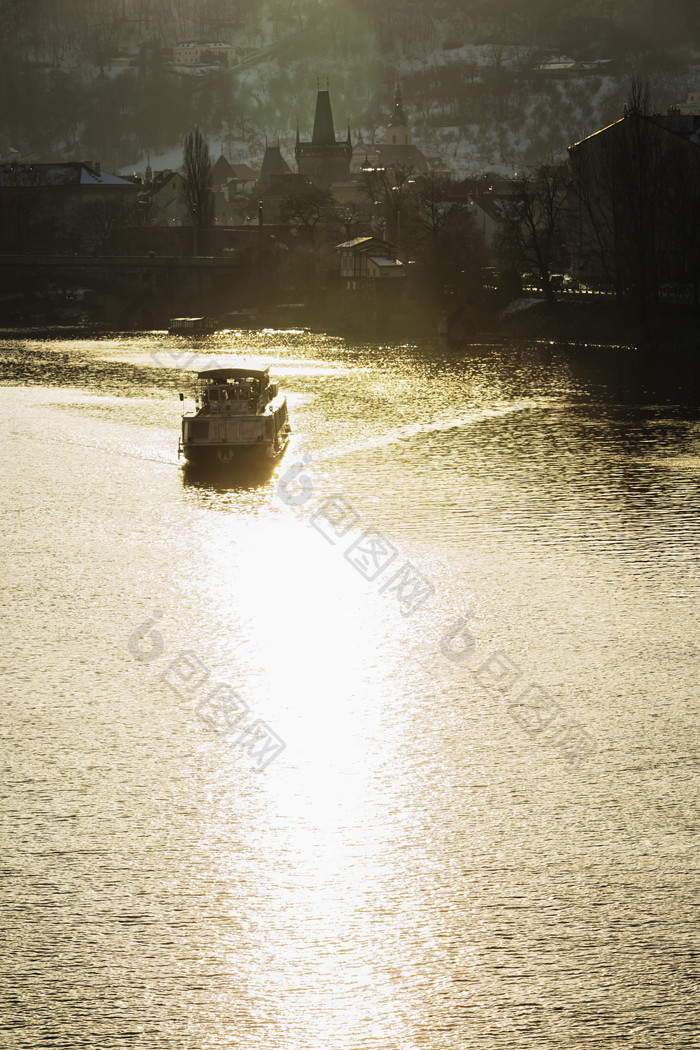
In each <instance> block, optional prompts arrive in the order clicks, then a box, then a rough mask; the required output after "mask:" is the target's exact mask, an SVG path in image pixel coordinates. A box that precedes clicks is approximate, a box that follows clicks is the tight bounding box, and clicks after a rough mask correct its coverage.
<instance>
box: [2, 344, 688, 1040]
mask: <svg viewBox="0 0 700 1050" xmlns="http://www.w3.org/2000/svg"><path fill="white" fill-rule="evenodd" d="M234 340H235V344H234ZM232 347H233V348H232ZM190 349H191V348H189V347H186V346H183V345H182V344H179V343H176V341H174V340H170V339H168V338H166V337H164V336H163V335H162V333H146V334H144V335H142V336H129V337H128V338H126V337H125V338H117V337H114V338H107V337H106V338H103V339H101V340H99V341H94V342H90V341H83V340H70V341H69V340H60V339H56V340H52V341H44V340H41V339H38V338H37V339H34V340H19V339H13V338H5V340H4V343H3V347H2V349H1V350H0V363H1V364H2V367H3V371H2V378H3V385H2V386H0V405H1V407H2V418H3V422H4V426H3V428H2V430H1V431H0V445H1V446H2V447H1V448H0V453H1V454H2V463H3V473H4V478H3V515H2V524H1V527H2V550H3V555H4V564H3V569H4V571H3V575H2V579H3V584H2V585H3V588H4V602H3V608H4V609H5V618H4V630H3V649H2V662H3V669H4V672H5V681H6V687H5V711H4V718H3V721H2V728H1V729H0V733H1V734H2V751H3V754H4V755H5V756H6V770H5V776H4V778H3V788H2V814H3V838H2V856H3V867H4V886H5V899H6V913H5V921H4V923H3V929H2V938H3V946H2V947H3V951H2V958H3V980H4V981H5V987H4V991H3V1001H4V1004H5V1008H4V1011H3V1017H4V1020H3V1022H2V1023H3V1025H4V1029H3V1036H2V1040H1V1041H2V1045H3V1046H7V1047H12V1048H20V1047H21V1048H27V1047H31V1048H35V1047H36V1048H38V1047H45V1046H55V1047H65V1048H74V1047H123V1046H138V1047H144V1048H156V1047H163V1046H167V1047H182V1048H185V1047H187V1048H190V1047H197V1048H209V1047H211V1048H217V1050H220V1048H224V1047H245V1048H252V1050H255V1048H260V1050H263V1048H264V1050H301V1048H303V1050H312V1048H313V1050H316V1048H318V1050H321V1048H323V1050H327V1048H328V1047H334V1048H337V1050H365V1048H368V1050H369V1048H372V1050H385V1048H392V1047H401V1048H413V1047H415V1048H418V1047H426V1048H428V1047H429V1048H431V1050H453V1048H454V1050H456V1048H463V1047H470V1048H478V1050H482V1048H483V1050H492V1048H494V1050H495V1048H500V1047H503V1048H509V1050H510V1048H513V1047H517V1048H518V1050H529V1048H532V1050H535V1048H536V1050H550V1048H551V1050H554V1048H566V1050H580V1048H583V1047H590V1048H605V1050H608V1048H609V1047H617V1046H630V1047H650V1048H654V1050H656V1048H658V1050H668V1048H680V1047H686V1046H690V1045H692V1042H693V1040H694V1039H697V1031H698V1022H699V1021H700V1015H699V1010H698V1001H699V1000H698V983H697V980H698V978H697V942H696V937H697V933H696V931H697V881H696V878H697V871H696V864H697V855H698V853H697V851H698V837H697V816H698V814H697V795H698V764H697V763H698V729H697V702H696V692H697V690H696V686H695V682H696V678H697V666H698V646H699V640H698V630H697V594H698V583H699V582H700V580H699V570H698V557H697V555H698V546H699V539H700V527H699V523H700V483H699V481H698V478H699V477H700V474H699V470H698V468H699V466H700V421H699V418H698V409H697V404H698V399H697V393H698V384H697V383H694V382H692V380H691V379H690V378H689V377H688V376H684V377H683V380H682V382H681V381H676V380H673V381H671V380H669V378H668V377H659V376H654V375H653V374H646V375H645V374H644V373H643V371H642V370H641V369H640V367H639V366H638V364H636V363H635V362H634V361H633V360H632V359H631V358H630V355H629V353H628V352H624V351H615V352H612V351H611V352H608V353H607V354H605V353H600V352H593V351H590V352H588V353H587V354H577V355H574V354H563V353H561V354H553V355H548V354H547V355H545V354H542V353H540V352H535V353H527V354H523V355H519V354H518V352H517V351H516V350H514V349H511V348H506V349H504V350H503V351H500V350H496V349H494V348H488V347H485V348H483V349H482V350H481V351H475V352H474V353H473V354H472V355H471V356H469V357H465V358H464V360H459V359H455V358H450V357H449V356H446V355H445V354H444V353H443V352H442V350H441V349H440V348H434V347H433V348H431V347H412V346H401V347H392V346H389V345H384V346H381V347H375V346H370V345H357V344H352V343H345V342H343V341H342V340H339V339H336V338H330V337H323V336H313V335H309V334H308V333H301V332H289V333H282V332H264V333H236V334H235V336H232V335H231V334H229V335H228V336H226V337H225V338H221V337H219V338H213V339H212V340H210V341H208V342H207V343H206V344H200V345H199V348H198V352H197V354H196V355H194V356H192V353H189V355H188V356H187V357H186V358H183V357H182V356H181V357H179V358H178V359H177V361H178V362H179V363H180V364H182V363H183V361H186V363H187V364H188V368H187V369H186V370H182V369H174V368H171V367H168V365H169V363H170V361H171V358H170V357H169V355H170V354H171V353H172V352H173V351H175V350H176V351H177V353H178V354H180V355H182V354H183V351H190ZM238 357H242V358H243V359H245V360H246V361H247V362H249V363H251V364H254V363H257V364H262V365H267V364H269V365H270V366H271V372H272V374H273V375H274V376H275V377H276V378H279V380H280V382H281V385H282V388H283V389H284V390H285V391H286V392H287V394H288V397H289V402H290V412H291V417H292V423H293V426H294V435H293V442H292V445H291V447H290V449H289V450H288V452H287V455H286V457H285V459H284V461H283V463H282V464H281V465H280V466H279V467H278V468H276V469H275V471H274V472H273V474H272V476H270V477H261V478H259V479H257V480H255V479H251V480H248V481H247V482H240V483H236V484H228V485H227V484H226V483H225V482H212V480H211V479H207V478H202V477H201V476H198V475H197V474H194V473H193V472H192V471H191V470H189V469H187V468H184V467H183V465H182V464H181V463H178V459H177V437H178V427H179V419H180V411H181V406H180V402H179V399H178V396H177V395H178V391H179V390H182V391H183V392H184V393H185V395H186V397H187V398H189V397H190V396H191V394H192V390H193V387H192V372H193V371H196V369H197V368H199V367H203V366H206V364H207V363H210V362H211V360H212V359H213V358H217V359H220V360H221V361H222V363H226V362H227V361H233V360H235V359H237V358H238ZM302 457H305V459H302ZM302 462H303V464H304V469H305V472H306V477H307V478H308V479H310V480H309V484H310V486H311V488H312V490H313V491H312V492H311V491H310V495H309V499H308V500H307V501H305V502H303V503H300V505H299V506H296V507H295V506H294V505H291V504H290V502H289V500H285V499H284V498H282V497H281V494H282V493H283V491H284V490H280V488H279V484H278V483H279V481H280V479H281V478H283V477H286V476H287V474H288V472H289V471H290V470H292V468H293V467H294V466H295V464H297V465H301V464H302ZM294 484H295V483H293V482H290V484H289V489H288V490H287V491H288V492H294V491H298V489H297V490H295V489H294ZM333 494H335V495H336V496H340V497H342V499H343V500H344V501H345V503H344V505H345V507H346V509H347V510H348V512H349V513H352V514H353V515H355V518H356V523H355V526H354V529H353V530H351V531H349V532H348V533H347V535H346V536H345V537H341V536H337V535H335V534H334V533H333V531H332V529H330V527H329V526H328V525H327V524H326V528H325V532H326V535H325V536H324V535H321V532H320V531H319V529H320V528H321V527H322V521H321V520H320V519H318V518H317V519H315V521H316V525H317V526H318V528H314V527H313V522H312V515H313V513H314V512H316V513H318V511H319V508H320V507H321V505H322V503H323V501H324V500H326V499H327V498H328V497H330V496H331V495H333ZM370 528H372V529H375V530H377V533H378V534H379V535H381V537H382V538H383V540H384V541H386V542H387V543H388V544H390V545H391V548H392V549H394V550H395V552H396V559H395V561H394V562H393V563H392V568H391V569H387V570H386V571H385V573H384V574H382V575H380V576H378V577H377V579H376V580H369V579H365V578H363V576H362V575H361V573H360V572H359V571H358V568H357V566H356V565H353V563H352V561H351V560H349V557H346V554H348V547H349V544H350V542H351V540H352V539H355V538H357V537H358V536H359V535H360V533H361V532H362V531H363V530H366V529H370ZM332 541H334V542H332ZM406 563H409V564H410V565H411V566H413V567H414V568H415V569H416V570H417V571H419V572H420V573H421V575H422V577H423V578H424V579H425V581H427V582H428V584H429V585H430V586H432V587H434V593H433V594H432V595H431V596H430V597H429V598H428V600H426V602H425V604H424V605H422V606H421V607H420V608H418V609H416V610H415V612H414V614H413V615H411V616H404V615H402V611H404V612H405V611H406V609H405V608H403V607H402V604H401V601H400V600H399V598H400V595H398V594H397V593H396V589H394V590H393V591H392V589H391V588H390V587H387V588H385V589H384V591H382V590H381V587H382V580H387V579H388V578H389V577H390V575H391V573H393V572H394V571H395V569H397V568H398V567H399V566H402V565H404V564H406ZM156 610H157V611H158V613H159V614H160V615H157V616H156V615H154V613H155V611H156ZM460 620H462V621H463V623H464V622H467V623H468V625H469V630H470V632H471V637H472V640H473V650H470V651H469V652H468V653H467V654H466V659H465V660H464V661H462V660H460V659H459V658H458V655H457V656H455V654H459V652H460V646H461V645H462V643H463V641H464V638H465V637H466V636H465V635H464V634H455V637H454V639H452V640H449V639H448V632H449V631H450V629H451V628H452V627H454V626H455V625H456V624H458V621H460ZM147 621H150V627H149V632H150V633H148V632H147V634H146V635H145V636H144V639H142V640H141V641H139V642H138V645H140V646H142V649H143V652H151V654H152V659H151V657H150V656H149V657H148V658H147V659H143V660H138V659H135V658H134V656H133V655H132V652H130V650H129V647H128V641H129V638H130V636H132V634H133V632H134V631H135V630H136V628H137V627H138V626H139V625H142V624H144V623H146V622H147ZM152 631H157V632H158V637H159V638H160V642H157V644H155V643H154V642H153V639H154V638H156V636H155V635H153V633H152ZM148 639H150V642H149V641H148ZM135 644H136V643H132V647H133V645H135ZM154 644H155V648H152V646H153V645H154ZM149 646H150V647H151V648H149ZM450 646H453V648H450ZM161 650H162V651H161ZM139 651H141V650H139ZM183 653H186V654H189V655H188V657H187V659H188V660H189V661H190V664H189V666H190V668H196V669H197V673H198V674H201V675H204V674H206V675H207V677H206V682H205V683H201V684H200V685H199V688H197V680H196V676H194V677H192V678H191V679H189V680H188V681H187V682H184V681H183V679H182V678H180V679H179V680H177V681H178V685H177V690H176V689H175V688H174V687H173V682H174V681H175V680H176V679H175V671H174V670H173V667H172V665H173V661H175V660H177V659H179V658H181V657H182V654H183ZM450 653H452V657H453V658H451V659H450V658H449V654H450ZM169 668H170V670H168V669H169ZM479 668H481V670H478V669H479ZM504 669H507V671H506V670H504ZM474 671H477V673H476V674H474V673H473V672H474ZM497 673H498V674H503V675H504V677H503V678H501V679H500V680H499V681H500V685H501V687H500V688H497V687H496V685H495V677H494V676H495V675H496V674H497ZM489 676H490V677H489ZM217 686H220V687H222V688H223V687H229V688H230V691H235V692H236V693H237V694H238V696H239V697H240V700H241V701H242V702H243V703H244V704H245V705H247V711H248V714H247V716H246V718H247V720H248V721H250V720H251V719H253V718H258V719H261V720H263V721H264V722H265V724H266V725H268V726H269V727H271V729H272V730H273V731H274V733H275V734H277V735H278V737H279V738H280V739H281V740H282V741H283V742H284V744H285V745H286V746H285V748H284V750H283V751H282V752H281V754H279V756H278V757H276V758H275V760H274V761H273V762H271V763H270V764H269V766H268V767H267V768H266V769H264V771H262V772H260V771H258V770H257V769H256V768H255V762H254V760H253V758H252V756H251V755H250V754H248V753H246V752H245V751H244V750H243V748H242V747H240V746H239V747H238V748H236V747H227V746H226V741H225V740H224V738H223V737H222V736H221V735H220V734H219V733H217V732H216V731H215V730H214V729H213V728H211V726H210V725H208V724H207V723H206V722H205V721H204V720H203V719H202V718H201V717H198V715H197V713H196V710H195V708H196V707H197V705H198V703H199V702H200V700H201V698H202V696H203V695H204V694H205V693H206V692H207V690H210V689H213V688H214V687H217ZM525 690H529V692H528V694H527V695H528V696H529V697H532V696H533V695H535V693H534V691H536V693H537V696H538V697H539V700H540V703H541V704H542V705H544V706H543V707H542V708H541V709H542V710H544V708H545V707H546V709H547V711H548V712H549V714H551V713H552V712H553V711H555V709H556V711H557V713H556V715H555V718H554V721H553V722H552V729H551V730H550V731H549V732H544V731H542V732H540V731H539V730H537V731H536V730H533V723H532V721H530V722H527V721H526V719H525V716H524V709H523V707H522V706H521V707H518V706H517V704H515V701H517V698H518V696H520V695H521V694H523V692H524V691H525ZM514 704H515V706H514ZM531 717H532V716H531ZM565 724H570V725H574V726H578V727H579V729H580V730H582V731H583V732H585V734H586V738H587V740H589V741H590V742H592V746H591V748H590V752H591V753H590V754H588V753H586V754H584V757H583V759H582V760H581V761H580V763H579V764H578V765H575V766H574V767H573V768H572V766H571V765H570V763H569V761H568V758H570V751H567V749H566V747H565V746H564V745H562V739H563V738H562V737H561V736H560V737H557V735H556V727H557V726H563V725H565ZM557 740H558V741H559V743H557ZM567 756H568V757H567Z"/></svg>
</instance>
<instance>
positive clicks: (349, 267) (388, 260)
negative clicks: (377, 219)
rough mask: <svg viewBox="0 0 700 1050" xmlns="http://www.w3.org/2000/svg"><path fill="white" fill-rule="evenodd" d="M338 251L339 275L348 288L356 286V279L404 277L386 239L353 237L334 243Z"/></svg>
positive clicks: (404, 270)
mask: <svg viewBox="0 0 700 1050" xmlns="http://www.w3.org/2000/svg"><path fill="white" fill-rule="evenodd" d="M336 247H337V249H338V251H339V252H340V276H341V278H343V279H344V280H345V281H346V282H347V283H346V288H347V289H348V290H354V289H356V287H357V281H358V280H364V279H369V280H387V279H392V278H396V277H400V278H401V277H404V276H405V273H406V269H405V267H404V265H403V263H402V262H400V260H399V259H397V258H396V253H395V252H394V250H393V248H392V247H391V245H390V244H389V243H388V242H387V241H381V240H379V239H378V238H376V237H355V238H353V240H351V241H344V242H343V243H342V244H338V245H336Z"/></svg>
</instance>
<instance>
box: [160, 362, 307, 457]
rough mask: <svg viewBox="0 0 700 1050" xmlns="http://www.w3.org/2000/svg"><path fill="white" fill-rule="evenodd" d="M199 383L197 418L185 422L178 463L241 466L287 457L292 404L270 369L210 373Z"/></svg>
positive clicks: (213, 370) (189, 417) (214, 370)
mask: <svg viewBox="0 0 700 1050" xmlns="http://www.w3.org/2000/svg"><path fill="white" fill-rule="evenodd" d="M197 378H198V379H199V380H200V381H201V383H202V386H201V388H200V390H199V392H198V395H197V403H196V408H195V411H194V413H191V414H187V413H184V414H183V416H182V431H181V435H180V443H179V446H178V457H179V456H180V455H181V454H183V453H184V456H185V459H187V460H189V462H190V463H196V464H202V465H215V464H218V463H221V464H231V465H240V464H245V463H251V462H270V461H271V460H275V459H277V458H278V457H279V456H281V455H282V453H283V452H284V450H285V448H286V447H287V444H288V442H289V435H290V434H291V427H290V425H289V419H288V414H287V399H286V397H284V395H282V394H280V392H279V384H278V383H276V382H272V381H271V380H270V370H269V368H264V369H259V368H247V367H238V368H208V369H206V370H205V371H204V372H198V373H197ZM180 400H184V397H183V395H182V394H180Z"/></svg>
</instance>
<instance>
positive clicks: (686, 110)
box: [675, 91, 700, 116]
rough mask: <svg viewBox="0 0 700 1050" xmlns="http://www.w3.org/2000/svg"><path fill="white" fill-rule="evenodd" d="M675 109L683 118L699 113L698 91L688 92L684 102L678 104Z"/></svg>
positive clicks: (699, 94)
mask: <svg viewBox="0 0 700 1050" xmlns="http://www.w3.org/2000/svg"><path fill="white" fill-rule="evenodd" d="M675 108H676V109H677V110H678V112H679V113H681V114H682V115H683V116H690V115H694V114H696V113H700V91H689V92H688V97H687V98H686V100H685V102H680V103H679V104H678V106H676V107H675Z"/></svg>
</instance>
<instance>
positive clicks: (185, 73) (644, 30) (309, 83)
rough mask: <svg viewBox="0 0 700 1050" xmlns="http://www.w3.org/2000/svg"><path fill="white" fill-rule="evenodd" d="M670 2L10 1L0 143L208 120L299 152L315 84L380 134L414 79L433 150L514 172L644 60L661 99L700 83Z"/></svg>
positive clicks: (115, 164) (177, 145) (587, 126)
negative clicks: (659, 17)
mask: <svg viewBox="0 0 700 1050" xmlns="http://www.w3.org/2000/svg"><path fill="white" fill-rule="evenodd" d="M583 6H585V7H586V11H585V12H584V13H582V11H581V8H582V7H583ZM696 6H697V7H698V8H700V5H696ZM674 8H677V9H678V10H677V12H676V16H675V17H673V12H674ZM657 10H659V5H657V4H654V3H652V2H650V0H640V2H639V3H638V4H636V5H634V11H633V12H632V11H631V9H630V5H629V4H627V3H623V2H622V0H620V2H619V3H615V2H612V0H605V2H604V0H597V2H596V0H593V2H591V3H589V4H587V5H580V4H578V3H573V2H572V0H559V2H558V3H556V4H554V3H553V2H552V0H527V2H526V0H488V2H487V0H443V2H441V3H438V4H435V3H432V4H431V3H428V2H427V0H403V2H401V3H399V2H396V3H394V2H391V0H383V2H381V3H379V2H369V0H354V2H353V0H345V2H343V3H340V2H337V0H334V2H330V3H329V2H321V0H296V2H289V0H235V2H234V0H62V2H61V4H60V5H58V4H56V3H55V2H54V0H32V2H31V4H30V3H29V2H26V0H0V14H2V15H3V25H6V26H8V27H10V28H9V32H7V33H6V34H5V35H4V38H3V41H2V43H1V44H0V53H2V63H0V112H1V113H2V123H1V124H0V127H1V128H2V131H1V132H0V154H2V157H3V158H4V159H7V158H8V157H10V156H12V157H15V158H16V157H17V156H18V155H19V156H22V157H24V158H25V159H35V160H47V159H59V158H62V159H76V158H95V159H99V160H101V162H102V164H103V165H104V166H105V167H109V168H111V169H112V170H118V171H122V172H130V171H132V170H135V171H137V172H142V171H143V170H144V169H145V166H146V163H147V162H148V160H149V159H150V163H151V166H152V167H153V168H161V167H176V166H178V165H179V163H180V162H181V158H182V146H181V143H182V139H183V136H184V135H185V134H186V133H187V132H188V131H190V130H191V129H192V128H193V127H194V126H196V125H197V126H200V127H201V128H202V129H203V131H204V133H205V135H206V137H207V139H208V141H209V144H210V148H211V150H212V153H213V154H214V155H215V156H216V155H218V152H219V151H222V152H224V153H225V154H226V155H227V156H228V157H229V158H230V159H231V160H234V161H248V162H250V163H251V164H258V163H259V162H260V160H261V158H262V153H263V151H264V147H265V142H266V141H267V142H279V143H280V146H281V148H282V152H283V154H285V155H286V157H287V159H288V160H290V161H291V160H292V159H293V151H294V141H295V136H296V130H297V126H298V127H299V130H300V132H301V135H302V138H303V137H308V136H309V135H310V132H311V127H312V122H313V112H314V104H315V97H316V90H317V87H318V86H319V84H320V85H321V86H323V87H326V84H328V86H329V88H330V92H331V100H332V105H333V113H334V117H335V123H336V129H337V131H338V134H339V135H340V134H341V133H343V132H344V131H345V129H346V127H348V126H349V127H350V129H351V135H352V137H353V140H354V141H358V140H359V139H360V137H361V138H362V140H363V141H364V142H367V143H371V142H373V141H375V140H377V139H379V140H381V138H382V134H383V125H384V124H385V122H386V120H387V118H388V116H389V114H390V113H391V110H392V106H393V99H394V93H395V90H396V84H397V82H400V85H401V91H402V95H403V101H404V106H405V110H406V112H407V114H408V116H409V119H410V121H411V123H412V125H413V134H414V141H415V142H416V143H417V144H418V145H419V146H420V147H421V148H422V150H423V152H424V153H426V154H427V155H428V156H430V157H432V158H434V159H435V162H436V164H439V165H440V166H441V167H445V168H449V169H451V170H452V171H453V172H454V173H455V174H458V175H466V174H471V175H474V174H478V173H480V172H483V171H503V172H513V171H516V170H520V169H522V168H523V166H534V165H537V164H539V163H541V162H543V161H546V160H549V159H550V158H552V157H556V156H561V155H563V154H564V152H565V150H566V147H567V146H568V145H569V144H570V143H571V142H574V141H576V140H578V139H580V138H582V137H583V136H585V135H587V134H589V133H591V132H592V131H595V130H596V129H597V128H599V127H601V126H603V125H604V124H606V123H608V122H610V121H611V120H614V119H616V118H617V117H618V116H619V115H620V114H621V111H622V107H623V105H624V101H625V99H626V97H627V94H628V91H629V84H630V80H631V77H632V75H633V74H639V75H640V76H641V77H642V78H643V79H646V80H649V82H650V84H651V87H652V95H653V101H654V102H655V104H656V106H657V108H659V109H661V110H665V109H666V108H667V107H668V106H669V105H672V104H674V103H677V102H681V101H683V100H684V99H685V97H686V95H687V93H688V91H689V90H692V89H695V88H696V87H697V86H698V83H699V81H700V67H699V64H698V54H697V53H695V52H694V51H693V50H692V49H691V48H690V47H689V46H688V45H687V44H686V43H685V42H684V41H687V40H688V39H692V35H691V34H690V30H691V29H692V28H695V29H700V13H698V12H695V11H694V8H693V5H687V4H685V3H684V0H667V2H666V3H665V4H664V20H663V23H661V22H658V21H655V19H656V15H655V12H656V11H657ZM681 15H682V17H681ZM691 23H692V24H691ZM669 27H670V28H669ZM662 28H663V32H662V31H661V29H662ZM183 41H189V42H190V43H194V44H201V45H206V44H216V45H218V47H217V48H211V50H210V51H209V52H207V50H206V47H204V48H202V49H200V51H197V50H196V49H191V55H192V56H193V57H194V58H195V59H197V60H196V61H193V59H192V58H190V56H189V55H186V56H185V57H186V59H187V63H189V64H183V62H184V61H185V59H183V57H182V56H183V52H182V51H178V50H177V49H176V45H178V44H179V43H182V42H183ZM224 45H225V46H224ZM173 49H175V50H173ZM11 150H14V151H16V152H13V153H11V152H10V151H11Z"/></svg>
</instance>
